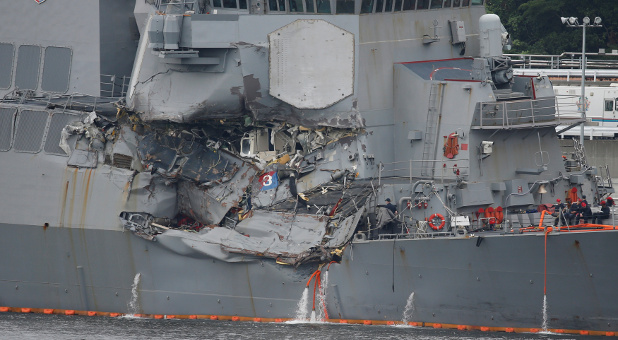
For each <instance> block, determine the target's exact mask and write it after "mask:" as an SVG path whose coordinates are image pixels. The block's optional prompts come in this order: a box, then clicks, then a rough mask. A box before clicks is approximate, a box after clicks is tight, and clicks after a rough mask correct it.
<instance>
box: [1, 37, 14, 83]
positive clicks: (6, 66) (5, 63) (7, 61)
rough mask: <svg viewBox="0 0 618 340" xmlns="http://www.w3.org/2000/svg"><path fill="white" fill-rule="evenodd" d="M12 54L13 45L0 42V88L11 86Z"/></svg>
mask: <svg viewBox="0 0 618 340" xmlns="http://www.w3.org/2000/svg"><path fill="white" fill-rule="evenodd" d="M14 55H15V47H13V44H5V43H0V89H8V88H9V87H11V76H12V75H13V56H14Z"/></svg>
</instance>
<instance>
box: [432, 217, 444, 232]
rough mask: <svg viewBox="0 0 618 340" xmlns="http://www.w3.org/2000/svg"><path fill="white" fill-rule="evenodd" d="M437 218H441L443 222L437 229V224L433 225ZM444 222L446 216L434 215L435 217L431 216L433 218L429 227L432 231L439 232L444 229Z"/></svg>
mask: <svg viewBox="0 0 618 340" xmlns="http://www.w3.org/2000/svg"><path fill="white" fill-rule="evenodd" d="M435 218H439V219H441V220H442V223H440V225H439V226H437V227H436V225H435V224H433V220H434V219H435ZM444 221H445V220H444V216H442V215H440V214H433V215H431V216H430V217H429V226H430V227H431V229H433V230H436V231H438V230H440V229H442V227H444Z"/></svg>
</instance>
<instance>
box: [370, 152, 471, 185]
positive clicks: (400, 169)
mask: <svg viewBox="0 0 618 340" xmlns="http://www.w3.org/2000/svg"><path fill="white" fill-rule="evenodd" d="M417 163H420V164H421V165H416V164H417ZM436 163H442V164H444V166H443V167H442V168H441V169H443V171H442V174H439V173H438V172H439V170H440V169H437V168H436ZM422 164H432V165H431V166H429V167H424V166H422ZM460 164H468V159H463V158H458V159H449V160H444V159H434V160H414V159H410V160H407V161H397V162H390V163H382V162H380V164H379V165H378V185H380V184H381V182H382V179H383V178H404V179H409V180H410V183H412V182H413V181H414V179H430V178H436V177H438V178H442V179H446V180H455V179H457V178H460V177H462V176H463V175H457V172H456V170H459V172H460V173H461V172H462V170H468V169H469V167H468V166H461V165H460ZM434 169H435V170H436V171H435V173H434V174H433V175H429V176H428V175H421V174H422V173H425V172H423V170H434ZM404 173H405V174H406V175H404Z"/></svg>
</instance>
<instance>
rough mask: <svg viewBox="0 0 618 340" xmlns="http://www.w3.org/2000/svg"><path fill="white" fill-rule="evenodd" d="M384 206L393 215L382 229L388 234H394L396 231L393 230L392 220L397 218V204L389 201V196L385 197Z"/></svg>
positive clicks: (393, 223) (394, 224)
mask: <svg viewBox="0 0 618 340" xmlns="http://www.w3.org/2000/svg"><path fill="white" fill-rule="evenodd" d="M384 208H386V209H388V210H390V211H391V212H392V213H393V216H392V218H393V220H391V221H390V222H388V223H387V224H386V226H385V227H384V229H385V230H386V232H388V233H390V234H394V233H395V232H396V230H395V226H396V223H395V222H394V221H395V219H396V218H397V206H395V205H394V204H392V203H391V199H390V198H387V199H386V205H384Z"/></svg>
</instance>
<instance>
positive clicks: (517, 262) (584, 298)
mask: <svg viewBox="0 0 618 340" xmlns="http://www.w3.org/2000/svg"><path fill="white" fill-rule="evenodd" d="M0 227H1V229H0V230H2V235H1V237H0V239H2V242H1V249H2V250H3V251H2V252H3V256H2V257H0V258H1V262H2V263H1V266H2V268H4V269H3V275H2V280H1V282H0V305H3V306H18V307H29V308H58V309H71V310H85V311H87V310H96V311H102V312H116V313H128V312H134V313H135V312H138V313H141V314H164V315H165V314H167V315H196V314H197V315H225V316H241V317H260V318H294V317H295V315H296V309H297V304H298V301H299V300H300V298H301V296H302V293H303V290H304V289H305V287H306V284H307V279H308V278H309V276H310V274H311V273H312V272H313V270H315V269H316V268H315V267H312V266H304V267H301V268H298V269H294V268H292V267H289V266H281V265H277V264H276V263H275V262H274V261H273V260H269V259H265V260H262V261H260V260H256V261H253V262H250V263H232V264H230V263H224V262H221V261H218V260H205V259H197V258H191V257H186V256H181V255H178V254H174V253H172V252H170V251H168V250H166V249H162V248H161V247H160V246H158V245H157V244H156V242H155V243H152V242H149V241H145V240H143V239H141V238H136V237H134V236H133V235H131V233H128V232H122V231H111V230H105V231H104V230H98V231H97V230H89V229H78V228H55V227H49V228H44V227H43V226H24V225H6V224H3V225H1V226H0ZM478 240H479V238H477V237H472V238H440V239H424V240H403V239H400V240H383V241H371V242H365V243H362V242H361V243H353V244H352V245H350V246H349V248H348V249H347V250H346V253H345V256H344V258H343V260H342V262H341V263H340V264H339V263H333V264H331V266H330V269H329V270H328V275H329V277H328V286H327V287H326V296H327V304H326V306H327V312H328V316H329V318H330V319H352V320H354V319H356V320H376V321H400V320H402V318H403V312H404V310H405V309H406V301H407V300H408V298H409V297H410V294H412V293H414V298H413V304H412V306H407V307H408V308H410V307H412V309H413V312H412V314H411V316H410V317H409V318H408V319H407V320H406V321H413V322H418V323H440V324H454V325H471V326H485V327H521V328H537V329H540V328H541V327H542V323H543V295H544V294H543V292H544V251H545V247H544V241H545V238H544V237H543V234H524V235H513V236H508V237H505V236H496V237H491V236H488V237H484V238H483V241H482V242H481V243H480V245H479V246H478V247H477V246H476V245H477V242H478ZM616 242H618V233H616V232H601V231H599V232H589V233H579V232H570V233H560V234H557V233H556V234H550V235H549V236H548V238H547V305H548V309H547V310H548V311H547V316H548V320H549V324H548V326H549V328H551V329H571V330H580V329H585V330H597V331H616V330H618V324H617V323H616V322H615V319H614V318H612V317H608V316H611V315H616V314H617V313H618V307H617V306H616V304H615V303H614V302H615V301H616V299H617V298H618V293H616V290H615V289H614V288H613V287H614V281H615V273H616V265H615V264H614V263H612V262H610V261H607V260H606V259H610V258H616V256H617V255H618V254H617V252H618V250H616V247H614V246H613V245H614V244H616ZM324 272H325V271H324V270H323V273H324ZM138 273H139V274H140V279H139V284H138V294H137V298H138V299H137V305H138V306H139V307H138V310H135V311H130V310H129V302H130V301H131V299H132V298H133V297H132V285H133V282H134V278H135V275H137V274H138ZM322 275H324V274H322ZM310 288H313V283H311V285H310Z"/></svg>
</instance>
